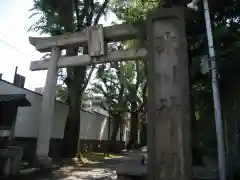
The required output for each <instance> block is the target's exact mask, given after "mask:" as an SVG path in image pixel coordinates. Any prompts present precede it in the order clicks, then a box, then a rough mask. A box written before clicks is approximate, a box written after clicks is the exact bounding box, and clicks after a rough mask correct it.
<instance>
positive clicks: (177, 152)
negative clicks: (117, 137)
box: [147, 8, 191, 180]
mask: <svg viewBox="0 0 240 180" xmlns="http://www.w3.org/2000/svg"><path fill="white" fill-rule="evenodd" d="M147 21H148V25H147V27H148V40H149V47H148V72H149V73H148V90H149V96H148V100H149V104H148V107H150V108H148V166H149V169H148V170H149V171H148V172H149V173H148V174H149V177H148V179H149V180H158V179H159V180H160V179H161V180H189V179H190V174H191V167H190V165H191V160H190V157H191V151H190V149H191V148H190V139H189V138H190V126H189V92H188V58H187V47H186V35H185V28H184V18H183V10H182V9H181V8H170V9H164V8H161V9H159V10H158V11H155V12H152V13H151V14H149V15H148V20H147Z"/></svg>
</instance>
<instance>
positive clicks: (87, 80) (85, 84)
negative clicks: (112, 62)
mask: <svg viewBox="0 0 240 180" xmlns="http://www.w3.org/2000/svg"><path fill="white" fill-rule="evenodd" d="M94 69H95V66H94V65H93V66H92V69H91V70H90V72H89V74H88V77H87V78H86V79H85V81H84V85H83V87H82V90H81V91H82V92H84V91H85V89H86V87H87V85H88V83H89V80H90V79H91V77H92V73H93V71H94Z"/></svg>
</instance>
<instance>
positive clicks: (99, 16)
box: [93, 0, 109, 25]
mask: <svg viewBox="0 0 240 180" xmlns="http://www.w3.org/2000/svg"><path fill="white" fill-rule="evenodd" d="M108 2H109V0H105V1H104V3H103V4H102V6H101V8H100V9H99V11H98V14H97V16H96V18H95V20H94V23H93V25H97V24H98V22H99V19H100V18H101V16H102V14H103V12H104V10H105V8H106V7H107V4H108Z"/></svg>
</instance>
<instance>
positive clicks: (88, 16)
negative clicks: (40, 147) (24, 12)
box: [30, 0, 108, 157]
mask: <svg viewBox="0 0 240 180" xmlns="http://www.w3.org/2000/svg"><path fill="white" fill-rule="evenodd" d="M107 5H108V0H105V1H104V2H103V3H100V2H98V1H94V0H33V8H32V9H31V10H32V12H33V15H39V16H40V18H39V20H38V21H37V22H36V23H35V24H34V25H33V26H31V27H30V30H33V31H38V32H40V33H46V34H49V35H52V36H54V35H61V34H63V33H72V32H76V31H81V30H84V29H85V28H86V27H87V26H91V25H96V24H98V22H99V19H100V17H101V16H102V15H104V14H105V13H106V11H107V9H108V8H107ZM79 53H84V54H85V53H87V47H82V48H79V47H76V46H75V45H72V46H69V47H67V49H66V55H67V56H76V55H78V54H79ZM93 68H94V67H92V68H91V70H90V71H89V73H87V72H88V71H87V69H88V67H85V66H81V67H71V68H66V77H65V78H64V82H65V84H66V85H67V92H68V95H67V100H68V101H67V102H68V105H69V113H68V117H67V122H66V125H65V131H64V142H63V155H64V156H66V157H74V156H75V155H76V151H77V144H79V146H80V143H78V140H79V138H78V136H79V129H80V128H79V127H80V114H79V108H80V104H81V96H82V93H83V92H84V90H85V88H86V86H87V84H88V81H89V79H90V77H91V74H92V72H93ZM80 149H81V147H80Z"/></svg>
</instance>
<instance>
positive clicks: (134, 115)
mask: <svg viewBox="0 0 240 180" xmlns="http://www.w3.org/2000/svg"><path fill="white" fill-rule="evenodd" d="M131 109H132V112H131V127H130V138H129V142H128V145H127V148H128V149H133V148H137V147H139V142H138V140H139V139H140V138H139V121H138V112H137V111H136V109H137V104H136V103H132V105H131Z"/></svg>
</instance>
